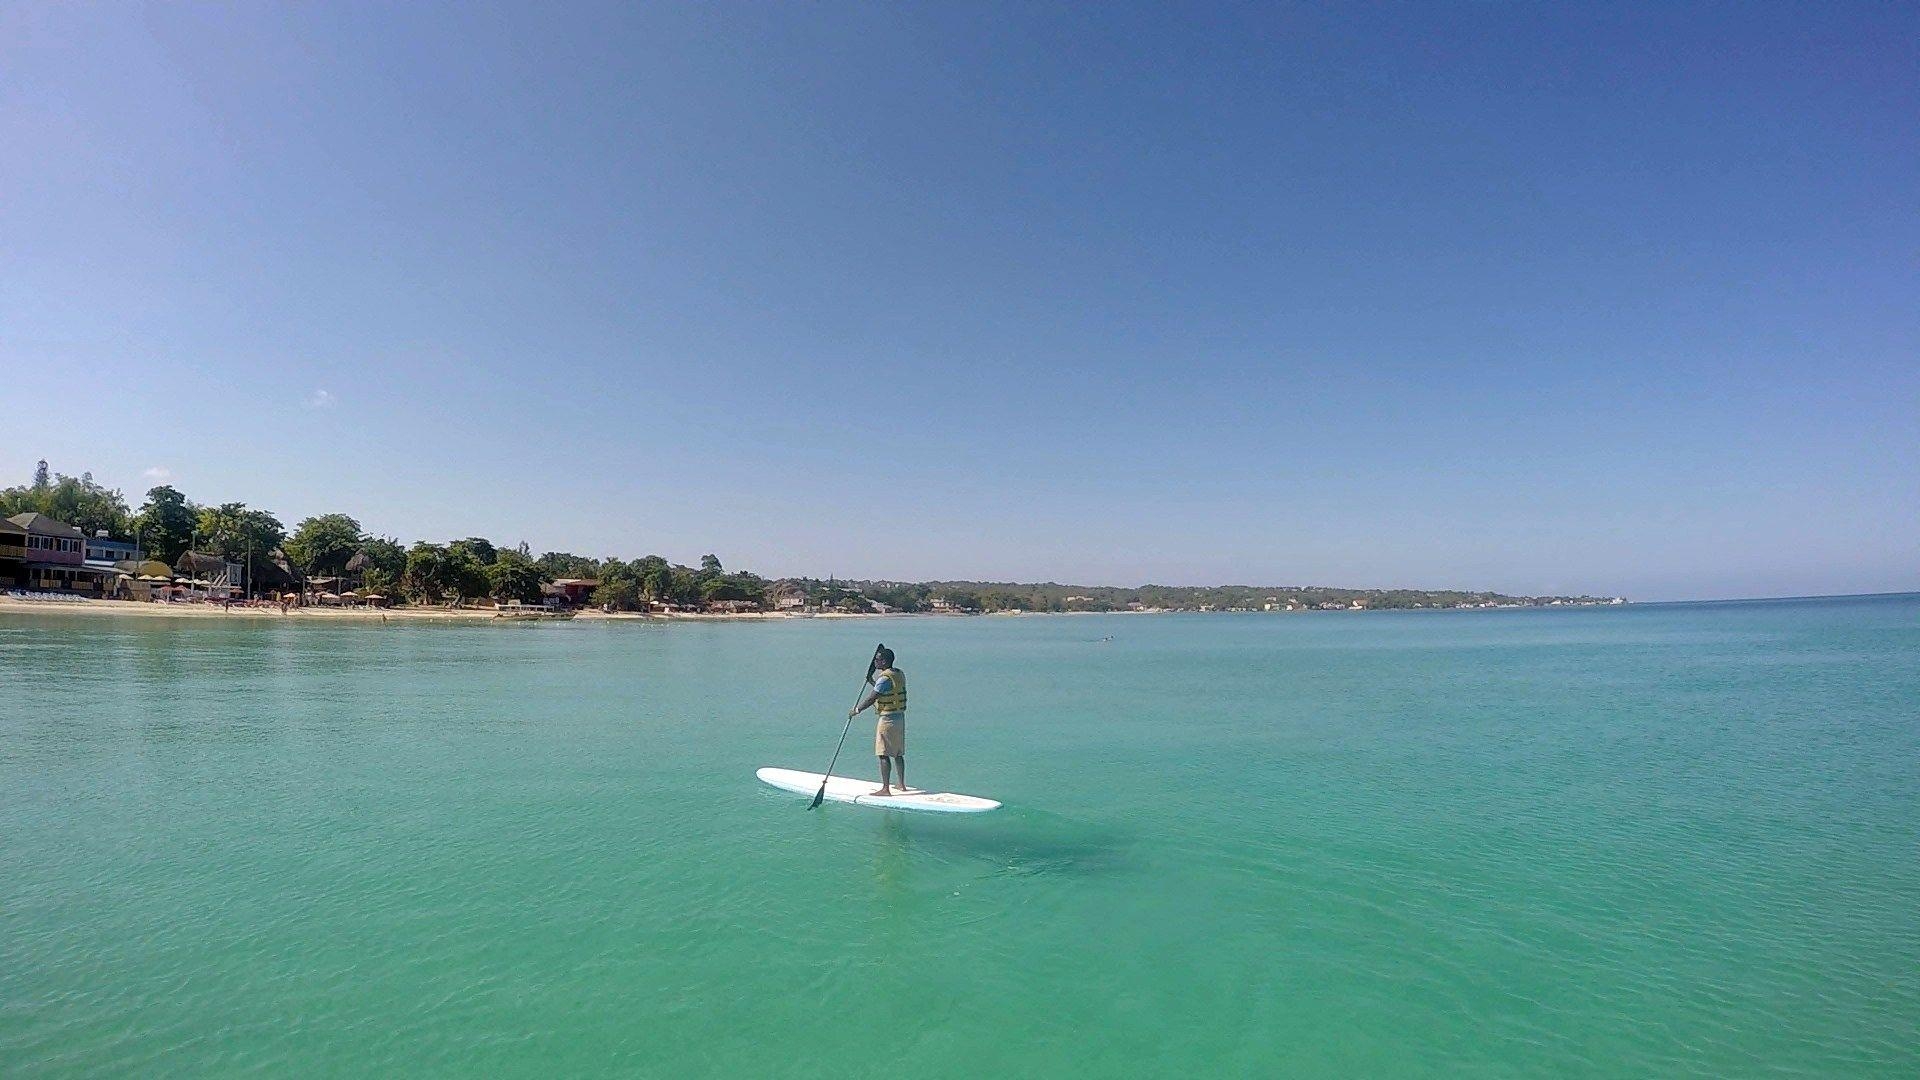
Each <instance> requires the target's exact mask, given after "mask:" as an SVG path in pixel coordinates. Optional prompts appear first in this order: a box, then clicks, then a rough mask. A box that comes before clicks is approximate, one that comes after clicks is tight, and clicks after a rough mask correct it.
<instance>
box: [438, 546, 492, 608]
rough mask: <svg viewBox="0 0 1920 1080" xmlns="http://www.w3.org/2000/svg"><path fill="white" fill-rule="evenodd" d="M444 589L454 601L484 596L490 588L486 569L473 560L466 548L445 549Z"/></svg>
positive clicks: (451, 547)
mask: <svg viewBox="0 0 1920 1080" xmlns="http://www.w3.org/2000/svg"><path fill="white" fill-rule="evenodd" d="M446 552H447V555H446V560H447V562H446V566H447V572H446V588H447V592H448V593H450V594H451V595H452V596H453V597H454V599H456V600H471V599H473V598H474V597H476V596H485V595H487V591H488V590H489V589H490V588H492V582H490V581H488V580H487V568H486V567H485V566H482V565H481V564H480V560H479V559H476V558H474V556H473V552H472V551H470V550H469V549H467V548H463V547H455V546H454V545H452V544H448V545H447V548H446Z"/></svg>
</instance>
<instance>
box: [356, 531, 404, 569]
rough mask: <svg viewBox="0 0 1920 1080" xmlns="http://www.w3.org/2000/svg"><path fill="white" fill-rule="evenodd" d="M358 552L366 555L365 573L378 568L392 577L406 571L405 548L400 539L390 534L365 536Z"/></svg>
mask: <svg viewBox="0 0 1920 1080" xmlns="http://www.w3.org/2000/svg"><path fill="white" fill-rule="evenodd" d="M360 554H362V555H365V556H366V557H367V559H366V566H365V570H364V572H366V573H372V572H373V571H375V570H379V571H382V572H384V573H386V574H387V575H388V576H389V577H391V578H394V579H397V578H399V576H400V575H401V574H404V573H406V570H407V549H406V548H403V547H401V546H400V541H398V540H395V539H394V538H393V537H391V536H369V537H367V538H366V540H365V542H363V543H362V544H361V545H360ZM349 561H351V560H349Z"/></svg>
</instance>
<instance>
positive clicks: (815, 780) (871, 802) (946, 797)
mask: <svg viewBox="0 0 1920 1080" xmlns="http://www.w3.org/2000/svg"><path fill="white" fill-rule="evenodd" d="M754 775H755V776H758V777H759V778H760V780H761V782H763V783H768V784H772V785H773V786H774V787H777V788H779V789H781V790H782V791H792V792H795V793H797V794H801V795H805V796H807V797H808V798H812V797H813V793H814V792H816V791H819V790H820V781H821V780H822V779H826V781H827V798H829V799H831V800H833V801H834V802H843V803H853V804H854V805H856V806H878V807H881V808H883V809H887V810H924V811H927V812H928V813H934V814H978V813H982V812H985V811H987V810H998V809H1000V804H999V803H997V802H994V801H993V800H992V799H980V798H976V797H974V796H972V795H955V794H953V793H951V792H947V791H921V790H920V789H919V788H911V789H908V791H907V793H906V794H904V795H900V794H895V795H872V794H869V792H871V791H873V790H874V789H875V788H877V787H879V786H880V781H878V780H874V779H866V780H855V779H854V778H853V777H851V776H835V777H831V778H827V777H825V776H824V774H822V773H817V772H800V771H799V770H797V769H761V770H760V771H759V772H757V773H755V774H754ZM893 790H894V791H896V792H898V791H899V790H900V789H899V788H894V789H893Z"/></svg>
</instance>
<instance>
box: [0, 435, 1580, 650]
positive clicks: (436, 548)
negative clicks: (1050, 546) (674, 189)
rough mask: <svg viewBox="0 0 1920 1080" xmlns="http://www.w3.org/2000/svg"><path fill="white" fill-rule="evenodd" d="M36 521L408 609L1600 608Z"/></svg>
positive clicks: (173, 515) (345, 517) (77, 510)
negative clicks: (943, 575) (919, 574)
mask: <svg viewBox="0 0 1920 1080" xmlns="http://www.w3.org/2000/svg"><path fill="white" fill-rule="evenodd" d="M25 512H37V513H41V514H45V515H46V516H48V517H50V518H54V519H56V520H59V521H63V522H66V523H67V524H70V525H73V526H74V527H76V528H78V529H80V530H82V531H83V532H84V533H85V534H86V535H87V536H89V537H92V536H96V535H99V534H104V535H106V536H108V537H110V538H113V539H117V540H128V541H132V542H134V543H135V544H137V545H139V546H140V547H141V548H142V549H143V550H144V551H146V552H147V554H148V555H149V556H150V557H151V558H154V559H159V560H162V561H164V562H166V563H168V564H170V565H171V564H174V563H176V562H178V561H179V560H180V558H181V557H182V556H183V555H184V554H186V553H187V552H195V553H198V554H199V555H202V556H218V557H219V558H221V559H224V560H227V561H230V562H234V563H239V564H242V565H244V566H245V567H246V573H247V580H248V581H249V582H254V583H256V585H263V586H267V587H294V586H297V585H300V584H302V583H304V582H308V581H316V580H317V581H352V582H354V583H355V585H357V586H358V588H359V589H360V591H361V592H362V593H363V594H364V593H377V594H379V595H380V596H382V597H386V598H390V599H392V600H395V601H404V602H411V603H416V604H459V603H463V602H468V601H474V600H480V599H483V598H484V599H492V600H495V601H503V602H504V601H515V600H517V601H520V602H522V603H527V604H532V603H539V602H541V601H542V600H543V599H544V598H546V597H547V596H549V595H551V587H552V586H554V585H555V584H556V583H570V584H571V585H572V586H574V587H576V588H577V589H579V590H581V595H580V599H581V600H584V601H585V602H588V603H591V604H593V605H594V606H596V607H604V608H606V609H608V610H611V611H646V610H649V609H652V608H656V607H661V606H670V607H673V608H680V609H696V610H709V609H715V608H719V609H724V610H758V609H767V608H776V607H777V608H781V609H801V610H810V611H838V612H847V613H871V612H879V611H899V612H943V613H945V612H952V613H997V612H1020V611H1032V612H1068V611H1139V610H1153V611H1308V610H1334V609H1339V610H1353V609H1362V608H1366V609H1380V608H1386V609H1405V608H1454V607H1513V606H1530V605H1543V604H1556V603H1557V604H1569V603H1603V602H1605V601H1604V600H1603V599H1602V598H1599V597H1592V596H1510V595H1506V594H1502V593H1494V592H1474V591H1459V590H1451V589H1348V588H1335V587H1331V586H1322V585H1277V586H1260V585H1217V586H1175V585H1142V586H1139V587H1135V588H1122V587H1115V586H1103V585H1061V584H1058V583H1055V582H1043V583H1040V584H1022V583H1017V582H995V581H920V582H903V581H879V580H855V581H850V580H843V579H834V578H828V579H824V580H822V579H819V578H806V577H801V578H787V579H782V580H778V581H774V580H769V579H767V578H764V577H761V576H759V575H758V574H754V573H751V572H748V571H743V570H728V569H727V568H726V567H725V566H724V565H723V564H722V563H721V561H720V559H719V557H718V556H715V555H712V554H708V555H704V556H702V557H701V559H700V564H699V565H698V566H682V565H679V564H676V563H673V562H671V561H669V560H668V559H667V558H665V557H664V556H661V555H644V556H641V557H639V558H637V559H631V560H628V559H622V558H620V557H617V556H607V557H603V558H595V557H592V556H586V555H576V554H574V553H572V552H565V551H548V552H542V553H541V554H539V555H537V556H536V555H535V554H534V553H533V552H532V550H531V549H530V548H529V547H528V546H527V545H526V544H524V543H522V544H518V545H515V546H505V545H501V544H496V543H494V542H493V541H492V540H489V539H487V538H485V537H479V536H469V537H464V538H460V539H450V540H446V541H441V542H434V541H428V540H420V541H416V542H414V543H412V544H410V545H408V544H402V543H401V541H400V540H399V539H398V538H395V537H392V536H380V535H376V534H374V533H371V532H368V531H367V530H365V529H364V528H362V526H361V524H360V522H359V520H358V519H356V518H354V517H353V516H352V515H350V514H347V513H340V512H333V513H325V514H316V515H314V516H312V517H308V518H304V519H302V520H300V521H298V522H296V523H295V524H294V526H293V528H292V529H291V530H289V529H288V528H287V527H286V526H285V525H283V524H282V523H281V521H280V519H279V517H277V516H276V515H274V514H273V513H271V512H269V511H267V510H263V509H260V508H257V507H251V506H248V505H247V504H246V503H240V502H228V503H220V504H218V505H213V506H206V505H201V504H198V503H195V502H193V501H192V500H191V499H188V498H187V497H186V495H185V494H184V493H182V492H180V491H179V490H177V489H175V488H174V487H172V486H171V485H166V484H162V485H160V486H157V487H154V488H152V489H150V490H148V492H147V494H146V499H145V501H144V502H143V503H142V504H141V505H140V507H139V508H138V509H137V510H136V509H133V508H130V507H129V506H128V504H127V500H126V498H125V497H124V496H123V495H122V494H121V492H120V491H118V490H117V489H111V488H107V487H104V486H102V485H101V484H99V483H97V482H96V481H95V480H94V479H93V476H92V474H91V473H84V472H83V473H81V474H80V475H79V476H78V477H73V476H66V475H62V474H54V473H51V472H50V471H49V470H48V468H47V463H46V462H44V461H42V462H40V463H39V465H38V467H37V468H36V469H35V471H34V475H33V478H32V480H31V481H29V482H28V483H25V484H21V485H17V486H14V487H9V488H5V489H3V490H0V517H8V516H11V515H14V514H19V513H25Z"/></svg>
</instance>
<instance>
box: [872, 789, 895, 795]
mask: <svg viewBox="0 0 1920 1080" xmlns="http://www.w3.org/2000/svg"><path fill="white" fill-rule="evenodd" d="M867 794H869V795H891V794H893V789H891V788H881V789H880V790H878V791H869V792H867Z"/></svg>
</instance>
